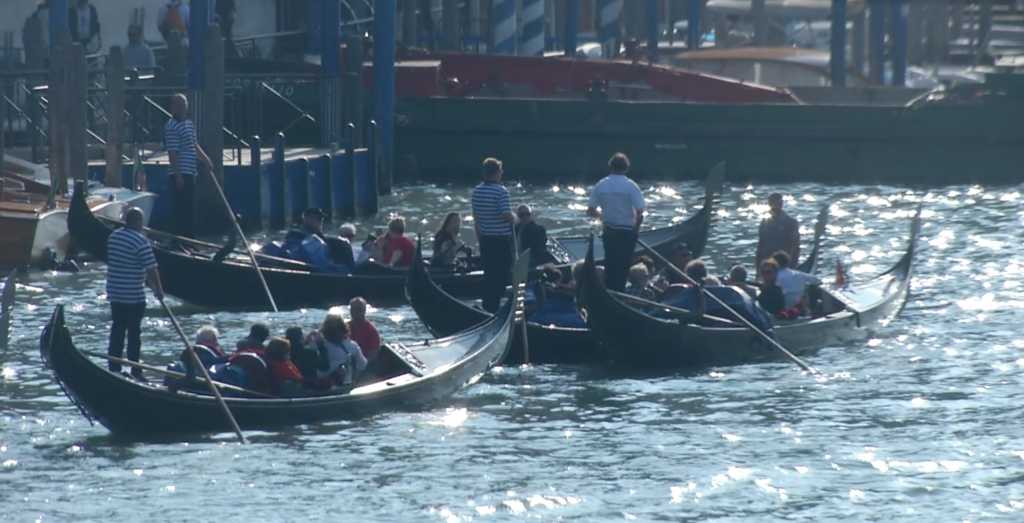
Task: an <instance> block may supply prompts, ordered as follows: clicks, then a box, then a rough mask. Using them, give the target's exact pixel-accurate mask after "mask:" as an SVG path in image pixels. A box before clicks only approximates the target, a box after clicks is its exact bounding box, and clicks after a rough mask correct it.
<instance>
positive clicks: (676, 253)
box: [654, 243, 693, 290]
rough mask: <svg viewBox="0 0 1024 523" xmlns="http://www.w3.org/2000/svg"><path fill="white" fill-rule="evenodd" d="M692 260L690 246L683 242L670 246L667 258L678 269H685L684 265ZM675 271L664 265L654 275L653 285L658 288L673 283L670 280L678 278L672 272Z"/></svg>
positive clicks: (665, 287)
mask: <svg viewBox="0 0 1024 523" xmlns="http://www.w3.org/2000/svg"><path fill="white" fill-rule="evenodd" d="M692 260H693V251H692V250H690V246H689V245H687V244H685V243H680V244H677V245H676V246H675V247H673V248H672V257H671V258H670V259H669V261H670V262H672V265H675V266H676V267H678V268H679V269H685V268H686V265H687V264H689V263H690V261H692ZM673 273H675V271H673V270H672V268H671V267H665V268H663V269H661V271H659V272H658V274H657V275H656V276H655V277H654V285H655V287H657V288H659V289H662V290H664V289H667V288H668V287H669V286H670V285H673V283H671V281H670V280H678V279H679V275H678V274H673Z"/></svg>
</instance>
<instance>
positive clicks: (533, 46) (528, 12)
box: [522, 0, 546, 56]
mask: <svg viewBox="0 0 1024 523" xmlns="http://www.w3.org/2000/svg"><path fill="white" fill-rule="evenodd" d="M522 1H523V54H524V55H527V56H543V55H544V40H545V36H546V35H545V31H544V0H522Z"/></svg>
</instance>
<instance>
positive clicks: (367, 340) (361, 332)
mask: <svg viewBox="0 0 1024 523" xmlns="http://www.w3.org/2000/svg"><path fill="white" fill-rule="evenodd" d="M348 337H349V339H350V340H352V341H354V342H356V344H357V345H359V350H361V351H362V352H363V356H366V359H370V358H371V356H375V355H376V354H377V351H379V350H380V333H379V332H377V327H376V326H374V324H373V323H371V322H370V320H363V321H361V322H359V323H356V322H354V321H350V322H349V323H348Z"/></svg>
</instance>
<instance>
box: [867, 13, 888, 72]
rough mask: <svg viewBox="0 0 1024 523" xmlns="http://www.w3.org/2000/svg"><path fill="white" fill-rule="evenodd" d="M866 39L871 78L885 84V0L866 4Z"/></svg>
mask: <svg viewBox="0 0 1024 523" xmlns="http://www.w3.org/2000/svg"><path fill="white" fill-rule="evenodd" d="M868 7H869V8H870V9H871V14H870V15H869V18H868V40H869V41H870V44H869V45H870V47H871V55H870V56H871V62H870V64H871V79H872V80H874V81H875V83H876V84H877V85H885V7H886V5H885V0H871V2H870V3H869V4H868Z"/></svg>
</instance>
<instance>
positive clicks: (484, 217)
mask: <svg viewBox="0 0 1024 523" xmlns="http://www.w3.org/2000/svg"><path fill="white" fill-rule="evenodd" d="M483 171H484V181H483V183H481V184H480V185H477V186H476V188H475V189H473V227H474V229H475V230H476V236H477V239H478V240H479V241H480V256H482V257H483V265H484V282H483V289H482V291H483V307H484V309H485V310H487V311H489V312H495V311H497V310H498V306H499V305H500V304H501V295H502V294H504V293H505V284H506V283H507V280H508V273H509V271H510V270H512V262H513V247H512V222H513V221H515V215H514V214H512V198H511V197H510V196H509V194H508V189H506V188H505V186H504V185H502V184H501V175H502V174H503V172H504V171H503V170H502V165H501V161H500V160H496V159H494V158H488V159H486V160H484V165H483Z"/></svg>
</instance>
